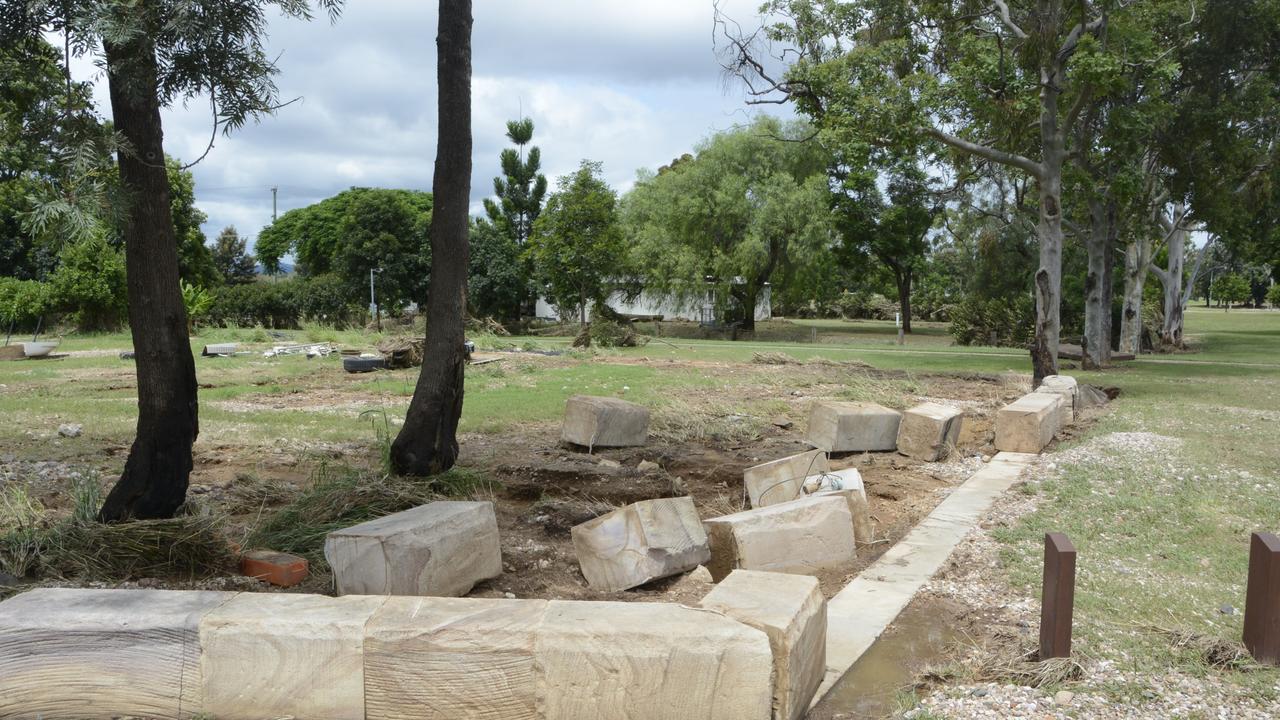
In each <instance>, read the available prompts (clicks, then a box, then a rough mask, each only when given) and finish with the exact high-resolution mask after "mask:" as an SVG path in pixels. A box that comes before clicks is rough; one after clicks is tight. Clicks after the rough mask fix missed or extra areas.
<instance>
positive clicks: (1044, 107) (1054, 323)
mask: <svg viewBox="0 0 1280 720" xmlns="http://www.w3.org/2000/svg"><path fill="white" fill-rule="evenodd" d="M1059 70H1060V67H1059V66H1058V63H1056V62H1053V63H1049V64H1048V66H1047V67H1046V68H1045V69H1043V70H1042V71H1041V78H1040V80H1041V87H1040V142H1041V145H1042V152H1043V158H1042V159H1041V162H1040V165H1041V175H1040V177H1039V190H1040V218H1039V221H1038V222H1037V223H1036V236H1037V239H1038V240H1039V243H1040V267H1039V269H1037V270H1036V275H1035V293H1036V336H1035V342H1034V344H1033V345H1032V347H1031V365H1032V378H1033V379H1032V382H1033V384H1034V385H1035V386H1039V385H1040V381H1041V380H1042V379H1044V378H1045V377H1047V376H1049V375H1057V374H1058V342H1059V334H1060V333H1061V316H1060V307H1059V306H1060V304H1061V298H1062V162H1063V160H1064V158H1065V156H1066V152H1065V149H1064V139H1063V137H1062V133H1061V131H1060V129H1059V127H1058V94H1059V93H1060V92H1061V91H1060V90H1059V89H1058V88H1057V86H1056V85H1055V83H1057V82H1059V81H1060V76H1061V73H1060V72H1059Z"/></svg>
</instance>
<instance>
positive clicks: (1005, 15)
mask: <svg viewBox="0 0 1280 720" xmlns="http://www.w3.org/2000/svg"><path fill="white" fill-rule="evenodd" d="M992 1H993V2H994V3H995V6H996V8H998V9H999V10H1000V19H1001V20H1003V21H1004V24H1005V27H1007V28H1009V31H1010V32H1012V33H1013V34H1014V35H1016V36H1017V37H1018V39H1019V40H1026V39H1027V33H1026V31H1025V30H1023V29H1022V28H1020V27H1018V25H1017V23H1015V22H1014V21H1013V18H1011V17H1009V5H1008V4H1007V3H1005V2H1004V0H992Z"/></svg>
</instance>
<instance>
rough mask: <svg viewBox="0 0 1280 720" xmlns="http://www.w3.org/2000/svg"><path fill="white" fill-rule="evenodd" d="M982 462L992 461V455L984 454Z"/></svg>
mask: <svg viewBox="0 0 1280 720" xmlns="http://www.w3.org/2000/svg"><path fill="white" fill-rule="evenodd" d="M982 462H984V463H989V462H991V456H990V455H983V456H982Z"/></svg>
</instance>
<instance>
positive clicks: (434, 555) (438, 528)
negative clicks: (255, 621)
mask: <svg viewBox="0 0 1280 720" xmlns="http://www.w3.org/2000/svg"><path fill="white" fill-rule="evenodd" d="M324 556H325V559H326V560H328V561H329V565H330V566H331V567H332V568H333V578H334V584H335V585H336V586H337V592H338V594H339V595H465V594H466V593H467V592H469V591H470V590H471V588H472V586H474V585H475V584H476V583H477V582H480V581H481V580H486V579H488V578H493V577H497V576H498V575H501V574H502V551H501V550H500V549H499V546H498V521H497V518H496V517H495V515H494V512H493V503H491V502H459V501H441V502H432V503H427V504H426V505H421V506H419V507H416V508H412V509H409V510H405V511H404V512H398V513H395V514H393V515H388V516H386V517H382V518H378V519H377V520H370V521H369V522H366V523H361V524H359V525H355V526H352V527H349V528H346V529H345V530H338V531H335V532H332V533H329V536H328V537H327V538H325V541H324Z"/></svg>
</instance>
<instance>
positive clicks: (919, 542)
mask: <svg viewBox="0 0 1280 720" xmlns="http://www.w3.org/2000/svg"><path fill="white" fill-rule="evenodd" d="M1037 457H1039V456H1038V455H1033V454H1028V453H1010V452H1001V453H998V454H997V455H996V456H995V457H994V458H993V459H992V460H991V462H990V463H988V464H987V465H986V466H985V467H983V468H982V469H981V470H979V471H978V472H976V473H974V474H973V475H972V476H970V477H969V479H968V480H966V481H965V482H964V484H963V485H961V486H960V487H958V488H956V490H955V491H954V492H952V493H951V494H950V495H949V496H947V498H946V499H945V500H943V501H942V503H941V504H939V505H938V507H936V508H934V510H933V512H931V513H930V514H929V516H928V517H926V518H925V519H924V520H923V521H921V522H920V523H919V524H917V525H916V526H915V528H913V529H912V530H911V531H910V532H909V533H907V535H906V537H904V538H902V539H901V540H899V541H898V542H897V543H895V544H894V546H893V547H891V548H889V550H888V551H887V552H885V554H884V555H882V556H880V558H879V559H878V560H876V561H875V562H874V563H872V564H871V565H870V566H869V567H867V568H866V569H865V570H863V571H862V572H861V573H859V574H858V576H857V577H856V578H854V579H853V580H852V581H851V582H850V583H849V584H848V585H846V586H845V587H844V589H843V590H841V591H840V592H839V593H837V594H836V595H835V597H833V598H831V599H830V600H829V601H828V602H827V671H826V675H825V677H824V678H823V682H822V685H821V686H820V687H819V688H818V692H817V693H816V694H815V695H814V698H813V702H812V704H811V707H812V705H816V704H817V703H818V702H819V701H820V700H822V698H823V696H825V695H826V694H827V693H828V692H829V691H830V690H831V688H832V687H834V686H835V684H836V683H837V682H838V681H839V680H840V678H842V677H844V674H845V673H846V672H848V671H849V668H851V667H853V664H854V663H855V662H857V661H858V658H860V657H862V654H863V653H864V652H866V651H867V649H868V648H870V647H871V645H872V643H874V642H875V641H876V639H877V638H879V637H880V635H881V634H882V633H883V632H884V631H885V629H886V628H888V627H889V624H890V623H892V622H893V621H894V620H895V619H896V618H897V617H898V614H899V613H900V612H902V610H903V608H905V607H906V606H907V604H908V603H910V602H911V599H912V598H914V597H915V595H916V593H917V592H919V590H920V588H922V587H924V585H925V583H927V582H928V581H929V580H930V579H931V578H932V577H933V575H934V573H936V572H937V571H938V570H939V569H941V568H942V566H943V565H944V564H945V563H946V561H947V558H948V557H950V556H951V552H952V550H954V549H955V547H956V545H958V544H959V543H960V541H961V540H962V539H964V537H965V535H967V534H968V533H969V531H970V530H971V529H973V527H974V526H975V525H976V524H977V522H978V520H979V519H981V517H982V516H983V515H984V514H985V513H986V512H987V511H988V510H990V509H991V506H992V505H993V504H994V503H995V500H996V498H998V497H999V496H1000V495H1002V494H1003V493H1004V492H1005V491H1007V490H1008V489H1009V488H1010V487H1012V486H1013V485H1014V484H1015V483H1016V482H1017V481H1018V480H1019V479H1020V478H1021V477H1022V473H1023V471H1024V470H1026V469H1027V468H1028V467H1029V466H1030V465H1031V464H1032V463H1034V462H1035V461H1036V458H1037Z"/></svg>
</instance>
